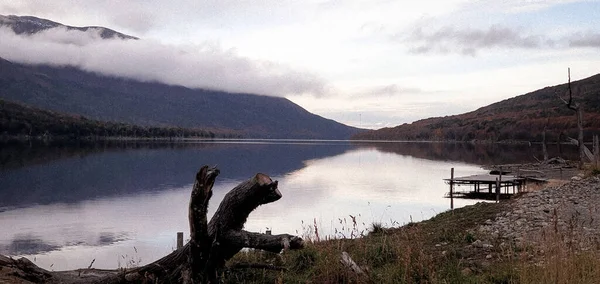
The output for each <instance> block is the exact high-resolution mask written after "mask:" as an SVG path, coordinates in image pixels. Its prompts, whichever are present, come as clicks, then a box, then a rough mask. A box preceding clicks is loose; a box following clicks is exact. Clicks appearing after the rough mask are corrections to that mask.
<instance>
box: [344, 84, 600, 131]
mask: <svg viewBox="0 0 600 284" xmlns="http://www.w3.org/2000/svg"><path fill="white" fill-rule="evenodd" d="M571 85H572V88H573V98H574V100H575V102H577V103H579V104H580V105H581V106H582V108H583V121H584V137H585V140H586V141H588V140H591V139H592V134H600V74H599V75H595V76H592V77H589V78H586V79H583V80H580V81H576V82H572V84H571ZM566 91H567V84H562V85H558V86H554V87H546V88H543V89H541V90H537V91H534V92H531V93H528V94H525V95H521V96H517V97H514V98H511V99H507V100H503V101H500V102H497V103H494V104H491V105H489V106H485V107H482V108H480V109H477V110H475V111H472V112H468V113H464V114H460V115H452V116H445V117H435V118H428V119H423V120H418V121H415V122H413V123H410V124H402V125H399V126H396V127H393V128H382V129H379V130H374V131H368V132H363V133H360V134H357V135H355V136H353V139H372V140H433V141H441V140H447V141H473V140H486V141H494V142H496V141H515V140H518V141H541V140H542V133H543V130H544V126H547V127H546V129H547V136H546V137H547V139H548V140H550V141H555V140H556V139H558V137H559V135H560V133H565V134H566V135H568V136H571V137H577V135H576V132H577V119H576V116H575V112H574V111H573V110H570V109H568V108H567V107H566V106H565V104H564V103H563V102H562V101H561V100H560V99H559V97H558V96H559V95H562V97H564V98H568V95H567V94H566Z"/></svg>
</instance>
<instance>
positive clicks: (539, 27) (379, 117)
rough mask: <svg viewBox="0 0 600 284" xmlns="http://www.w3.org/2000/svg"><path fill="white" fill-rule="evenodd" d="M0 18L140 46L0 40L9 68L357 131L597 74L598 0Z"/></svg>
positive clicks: (108, 11) (134, 9) (170, 7)
mask: <svg viewBox="0 0 600 284" xmlns="http://www.w3.org/2000/svg"><path fill="white" fill-rule="evenodd" d="M173 3H176V4H173ZM0 14H2V15H11V14H14V15H33V16H37V17H42V18H47V19H50V20H53V21H57V22H60V23H63V24H67V25H72V26H105V27H109V28H112V29H114V30H117V31H120V32H123V33H126V34H130V35H134V36H136V37H139V38H141V40H140V41H120V40H109V41H101V40H100V39H99V38H98V36H97V35H95V34H93V33H91V34H87V35H85V36H83V37H82V35H81V34H77V33H74V32H69V31H65V30H57V31H49V32H47V33H44V34H40V35H36V36H34V37H22V36H15V35H12V34H11V33H10V32H9V31H7V30H4V29H0V57H4V58H7V59H9V60H14V61H19V62H28V63H50V64H58V65H66V64H68V65H75V66H79V67H81V68H84V69H86V70H90V71H94V72H100V73H105V74H109V75H117V76H128V77H132V78H137V79H140V80H158V81H162V82H165V83H169V84H180V85H185V86H188V87H201V88H213V89H221V90H226V91H231V92H252V93H259V94H265V95H272V96H284V97H286V98H289V99H290V100H292V101H294V102H296V103H298V104H299V105H301V106H302V107H304V108H306V109H307V110H309V111H311V112H314V113H316V114H319V115H322V116H325V117H327V118H332V119H335V120H337V121H339V122H342V123H346V124H349V125H353V126H359V127H365V128H380V127H385V126H395V125H398V124H402V123H408V122H412V121H414V120H417V119H421V118H427V117H432V116H444V115H451V114H458V113H463V112H466V111H470V110H474V109H476V108H478V107H481V106H485V105H488V104H490V103H493V102H496V101H499V100H503V99H506V98H510V97H514V96H517V95H520V94H524V93H527V92H529V91H533V90H536V89H539V88H543V87H545V86H550V85H556V84H560V83H564V82H566V79H567V78H566V73H567V67H570V68H571V70H572V71H571V73H572V78H573V79H574V80H577V79H583V78H585V77H588V76H591V75H594V74H597V73H600V17H599V16H598V15H600V1H569V0H565V1H559V0H548V1H542V0H520V1H517V0H503V1H496V0H480V1H464V0H421V1H400V0H396V1H391V0H371V1H351V0H348V1H341V0H338V1H336V0H331V1H325V0H323V1H282V0H262V1H261V0H257V1H230V0H214V1H213V0H205V1H195V0H180V1H167V0H144V1H142V0H140V1H137V0H130V1H112V0H95V1H70V0H52V1H33V0H31V1H21V0H0Z"/></svg>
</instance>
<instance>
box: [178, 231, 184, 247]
mask: <svg viewBox="0 0 600 284" xmlns="http://www.w3.org/2000/svg"><path fill="white" fill-rule="evenodd" d="M182 247H183V232H177V249H180V248H182Z"/></svg>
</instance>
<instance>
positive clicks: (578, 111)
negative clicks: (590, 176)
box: [558, 68, 586, 168]
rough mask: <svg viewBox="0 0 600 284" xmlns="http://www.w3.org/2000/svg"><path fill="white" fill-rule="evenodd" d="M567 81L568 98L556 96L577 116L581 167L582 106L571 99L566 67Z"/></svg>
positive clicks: (582, 150)
mask: <svg viewBox="0 0 600 284" xmlns="http://www.w3.org/2000/svg"><path fill="white" fill-rule="evenodd" d="M568 76H569V81H568V83H567V92H568V94H569V100H568V101H567V100H565V99H563V98H562V97H561V96H558V98H560V100H561V101H563V103H565V105H566V106H567V108H569V109H571V110H573V111H575V115H576V116H577V129H578V134H577V144H578V146H579V167H580V168H582V167H583V160H584V159H585V156H586V154H585V145H583V108H582V107H581V105H580V104H578V103H576V102H574V101H573V91H572V89H571V68H569V69H568Z"/></svg>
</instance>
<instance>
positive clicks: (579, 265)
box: [225, 203, 600, 283]
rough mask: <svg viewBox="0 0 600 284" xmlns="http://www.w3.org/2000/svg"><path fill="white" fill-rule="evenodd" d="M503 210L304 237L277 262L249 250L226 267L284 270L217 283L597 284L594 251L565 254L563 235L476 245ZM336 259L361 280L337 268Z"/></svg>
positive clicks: (252, 272)
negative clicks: (348, 234)
mask: <svg viewBox="0 0 600 284" xmlns="http://www.w3.org/2000/svg"><path fill="white" fill-rule="evenodd" d="M506 206H509V204H508V203H500V204H495V203H478V204H476V205H473V206H467V207H464V208H460V209H456V210H454V211H448V212H444V213H441V214H439V215H437V216H435V217H434V218H432V219H430V220H427V221H423V222H419V223H410V224H407V225H405V226H402V227H399V228H392V229H386V228H382V227H381V226H378V225H377V224H375V225H374V226H373V227H372V228H371V231H370V232H369V233H368V234H366V235H365V236H363V237H357V238H351V239H328V240H321V239H320V236H319V235H318V233H316V234H315V233H314V232H315V230H312V231H311V234H310V235H307V236H305V238H307V239H308V242H307V245H306V248H305V249H303V250H299V251H286V252H284V253H283V254H280V255H277V254H268V253H264V252H257V251H249V252H245V253H240V254H238V255H237V256H236V257H235V258H234V259H233V260H232V261H231V263H230V265H236V263H237V264H240V263H268V264H270V265H272V268H274V267H281V268H283V269H284V270H271V269H235V270H232V272H230V273H228V274H227V275H225V279H226V281H225V282H226V283H596V282H595V281H597V279H600V258H599V257H600V255H599V254H598V250H592V251H586V252H577V251H575V250H573V249H571V248H570V247H569V246H568V245H567V242H565V239H567V237H568V236H567V234H568V232H558V231H557V232H553V231H552V230H549V231H548V233H547V234H544V236H543V238H542V239H541V242H539V243H538V244H537V245H532V246H525V247H522V246H520V247H519V246H516V245H514V244H510V243H509V244H507V243H505V242H504V241H503V240H502V239H501V238H500V237H498V238H497V240H495V241H492V242H491V243H485V244H482V243H481V241H480V237H482V236H479V235H478V233H477V232H478V231H477V230H476V229H477V227H478V226H479V225H481V224H484V223H485V222H486V221H487V222H490V220H493V218H494V216H495V215H496V214H497V213H499V212H502V211H503V210H504V209H506ZM354 226H355V227H356V225H354ZM317 229H318V228H317ZM599 248H600V246H599ZM540 251H542V252H543V253H542V254H540V253H539V252H540ZM342 252H347V253H348V254H349V255H350V256H351V257H352V259H353V260H354V261H355V262H356V263H357V264H358V265H359V266H360V267H361V268H362V269H363V270H364V271H365V272H364V274H362V275H360V274H357V273H355V272H353V271H351V269H349V268H347V267H345V266H344V265H343V264H342V263H341V262H340V256H341V254H342Z"/></svg>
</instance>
